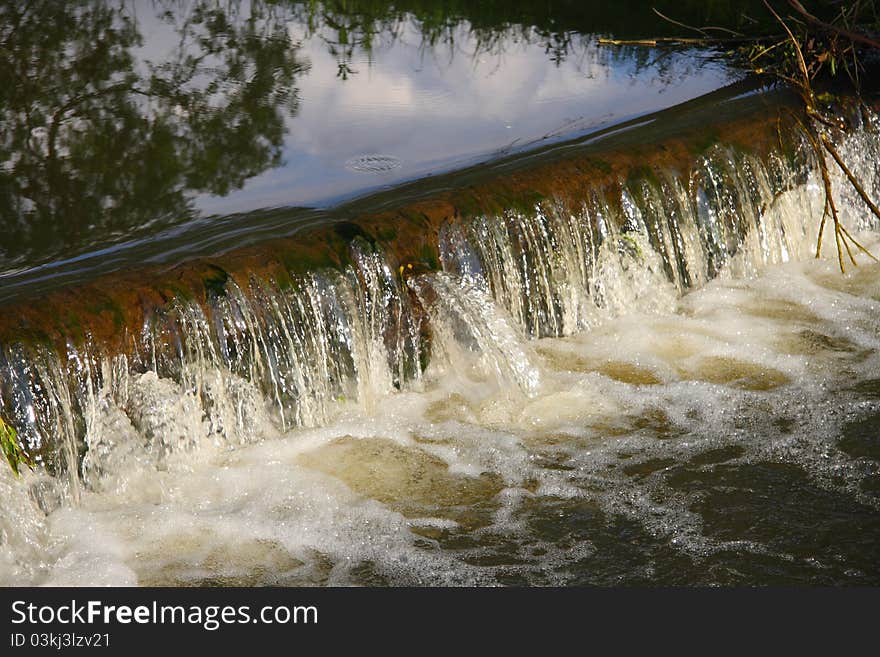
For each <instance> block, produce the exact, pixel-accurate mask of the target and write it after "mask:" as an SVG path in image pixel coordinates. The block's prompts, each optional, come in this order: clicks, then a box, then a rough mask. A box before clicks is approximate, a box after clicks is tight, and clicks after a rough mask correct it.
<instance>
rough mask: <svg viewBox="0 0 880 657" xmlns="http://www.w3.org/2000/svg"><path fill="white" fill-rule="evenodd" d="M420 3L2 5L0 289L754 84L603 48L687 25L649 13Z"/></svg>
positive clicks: (176, 254) (176, 252)
mask: <svg viewBox="0 0 880 657" xmlns="http://www.w3.org/2000/svg"><path fill="white" fill-rule="evenodd" d="M411 4H412V6H411V7H408V5H407V3H404V5H396V6H397V7H398V8H396V9H395V8H392V7H391V6H390V5H388V6H385V5H383V4H382V3H378V4H376V3H368V2H364V3H359V2H354V3H347V4H346V5H345V6H344V7H338V6H337V5H336V4H335V3H297V2H290V3H286V2H282V3H264V2H259V1H258V2H254V3H250V2H240V3H239V2H234V3H228V4H224V3H215V2H212V1H210V0H199V1H193V2H184V1H179V2H178V1H172V2H159V1H143V2H122V3H109V2H100V1H93V0H80V1H77V2H70V3H64V4H63V5H59V4H58V3H55V2H36V3H31V4H30V5H29V6H28V8H27V9H26V10H25V9H23V8H22V7H21V6H20V3H17V2H4V3H0V30H3V33H0V38H2V41H3V44H4V46H3V50H2V51H0V57H2V59H0V76H2V77H0V87H2V89H3V91H2V92H0V94H2V95H0V110H2V116H0V122H2V126H3V138H2V142H0V189H2V193H0V235H2V237H0V281H2V280H4V279H6V280H7V281H8V282H9V284H10V285H12V284H14V283H15V282H16V278H17V275H18V274H20V273H22V272H24V273H25V274H28V273H29V272H28V270H29V269H32V268H34V267H38V266H42V268H41V269H40V270H39V271H38V274H37V275H39V276H52V275H53V274H54V273H55V271H56V270H57V269H59V268H64V267H67V268H68V269H69V268H74V269H76V268H86V269H87V268H88V267H90V266H91V265H94V264H96V263H101V262H102V261H106V260H107V258H108V257H111V258H113V259H114V260H115V261H118V265H116V266H118V267H125V266H130V265H133V264H139V263H141V262H142V261H143V258H144V254H143V253H142V250H143V248H144V243H147V244H148V245H149V244H150V243H151V242H153V241H155V240H156V238H157V236H161V238H162V239H161V240H160V245H159V246H155V248H153V249H152V250H151V251H150V253H149V257H150V258H153V259H157V260H162V261H170V262H175V261H179V260H182V259H186V258H187V257H189V256H190V255H191V253H192V252H193V251H195V250H197V247H198V245H199V244H200V243H201V242H202V241H203V240H204V236H203V233H204V232H205V230H206V229H207V230H211V226H212V224H217V223H218V222H217V221H216V216H218V215H229V214H232V213H243V214H242V215H241V216H238V217H235V218H234V219H233V220H232V221H231V222H230V221H227V222H225V223H224V224H223V229H222V232H224V233H226V234H227V235H228V234H229V233H233V234H234V235H235V237H232V238H229V239H228V240H227V241H225V242H222V240H221V242H222V246H223V247H228V246H230V245H232V246H237V245H238V244H239V243H240V240H241V239H242V238H244V239H247V234H248V232H249V230H250V227H251V225H252V224H259V223H260V221H261V215H260V214H255V213H253V211H255V210H260V209H265V208H275V207H300V208H302V207H315V206H320V207H327V206H329V205H333V204H334V203H336V202H338V201H339V200H340V199H342V198H345V197H352V196H357V195H359V194H363V193H365V192H367V191H369V190H375V189H378V188H382V187H387V186H389V185H393V184H395V183H399V182H401V181H405V180H412V179H416V178H420V177H424V176H428V175H431V174H437V173H439V172H442V171H449V170H451V169H454V168H458V167H461V166H464V165H467V164H474V163H476V162H480V161H484V160H490V159H493V158H498V157H500V156H503V155H508V154H511V153H515V152H519V151H524V150H528V149H530V148H534V147H535V146H539V145H544V144H547V143H552V142H554V141H560V140H563V139H567V138H571V137H576V136H578V135H584V134H587V133H590V132H593V131H596V130H599V129H601V128H603V127H607V126H610V125H613V124H615V123H619V122H621V121H624V120H626V119H630V118H633V117H636V116H640V115H643V114H646V113H648V112H652V111H656V110H659V109H663V108H666V107H670V106H673V105H676V104H678V103H681V102H683V101H685V100H689V99H692V98H695V97H697V96H700V95H702V94H705V93H707V92H709V91H712V90H714V89H717V88H719V87H721V86H724V85H725V84H727V83H729V82H731V81H733V80H734V79H735V78H736V77H737V75H738V74H737V73H735V72H733V71H731V70H729V68H728V67H726V66H724V65H723V64H721V63H720V62H719V61H718V60H717V58H715V57H714V56H713V55H714V53H711V52H707V51H697V50H693V49H691V50H680V49H679V50H676V49H665V50H660V49H655V48H646V47H632V46H622V47H614V46H600V45H599V44H598V42H597V39H598V38H599V36H601V35H606V36H628V35H633V34H635V36H642V35H643V32H638V33H634V32H633V30H647V31H650V30H657V31H660V32H663V31H665V30H668V28H669V24H667V23H665V22H664V21H662V20H660V19H659V18H657V17H656V16H654V15H653V14H652V13H651V12H650V8H648V7H644V8H640V9H636V8H629V11H630V12H633V13H634V14H636V15H639V14H644V17H643V19H642V20H641V21H639V20H636V21H635V22H632V17H631V16H628V15H627V13H626V12H625V11H623V10H620V9H614V10H608V9H605V10H602V11H597V10H596V9H595V8H593V9H590V8H580V9H578V8H577V5H578V4H580V3H562V4H561V5H560V6H559V7H558V8H556V10H555V11H554V10H542V11H540V12H539V13H538V14H537V15H534V13H533V11H532V10H530V9H529V5H530V3H511V4H510V5H507V4H506V3H500V5H499V6H498V7H495V6H494V5H493V6H492V7H491V8H482V9H480V8H474V7H470V6H469V5H470V3H462V6H460V7H459V6H457V5H456V3H451V4H447V3H443V2H415V3H411ZM691 4H692V5H693V7H694V8H695V9H693V8H692V12H693V16H692V18H697V17H699V19H702V18H703V17H704V16H705V17H707V18H709V19H718V20H722V19H723V20H727V21H728V22H733V23H735V22H736V21H737V20H741V19H740V18H739V17H738V14H737V12H735V11H732V10H730V9H729V8H728V9H726V10H725V11H719V10H715V11H714V13H713V11H711V10H706V9H700V7H699V5H700V4H701V3H691ZM447 12H448V13H447ZM438 15H439V16H443V17H442V18H439V19H438ZM530 21H535V22H534V23H533V22H530ZM211 217H214V218H213V219H212V218H211ZM295 218H296V214H295V213H293V214H291V216H290V217H288V218H287V222H288V224H289V223H291V222H293V219H295ZM278 229H279V228H278V227H277V226H276V227H275V230H278ZM214 248H216V247H214Z"/></svg>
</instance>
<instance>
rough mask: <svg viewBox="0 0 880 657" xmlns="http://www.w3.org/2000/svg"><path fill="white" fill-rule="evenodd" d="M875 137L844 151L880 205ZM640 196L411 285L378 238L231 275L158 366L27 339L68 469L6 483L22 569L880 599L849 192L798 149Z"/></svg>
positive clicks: (43, 425)
mask: <svg viewBox="0 0 880 657" xmlns="http://www.w3.org/2000/svg"><path fill="white" fill-rule="evenodd" d="M875 131H876V126H875V125H871V123H870V120H869V122H868V124H866V126H864V129H862V130H861V131H859V132H857V133H856V134H855V135H854V136H852V137H850V138H849V141H848V142H847V143H845V144H841V150H842V152H843V153H844V154H845V156H846V157H847V158H848V160H849V161H850V162H851V163H853V166H854V168H856V169H857V171H858V172H859V174H860V175H861V176H863V178H864V180H865V182H866V185H867V186H868V187H871V188H873V190H874V192H875V195H877V193H878V192H880V174H878V172H877V171H876V169H875V165H876V162H877V161H878V160H877V156H878V150H880V149H878V140H877V136H876V132H875ZM837 188H838V190H839V191H840V193H841V198H840V200H839V202H838V205H839V207H841V208H842V213H843V215H844V216H845V217H846V220H847V223H848V224H849V225H850V226H851V227H852V229H853V230H857V231H859V234H860V235H861V238H862V239H863V240H864V242H865V243H866V245H867V246H868V247H869V248H870V249H871V250H872V251H873V252H875V253H876V252H878V250H880V249H878V246H880V245H878V240H877V238H876V233H875V232H872V231H876V228H877V226H876V224H875V223H874V222H873V221H872V219H871V217H870V215H869V213H868V212H867V210H866V209H865V208H863V207H862V206H861V201H860V200H859V199H858V198H857V197H855V196H854V195H852V194H850V193H849V192H848V191H847V190H846V187H845V184H844V183H843V181H842V180H841V181H839V183H838V185H837ZM617 200H618V201H619V202H618V203H610V202H608V199H607V198H603V197H601V196H600V195H597V197H596V198H594V199H591V200H590V201H589V202H587V203H585V204H582V205H580V206H579V207H573V206H572V205H571V203H566V204H563V203H562V202H558V203H544V204H541V205H540V206H538V207H536V208H535V211H534V212H533V213H521V212H510V213H509V214H507V215H505V216H502V217H484V218H480V219H478V220H475V221H474V222H472V223H469V224H466V225H457V226H450V227H449V228H448V230H447V231H446V232H445V233H444V234H443V236H442V244H441V253H442V255H443V270H444V271H442V272H435V273H429V274H423V275H419V276H413V277H410V278H408V279H406V280H405V281H404V280H403V279H402V278H401V277H400V276H399V275H398V273H397V272H396V271H395V270H394V267H392V266H390V265H389V264H388V263H387V261H386V260H385V259H384V258H383V256H382V255H381V254H380V253H376V252H374V251H371V250H370V249H368V248H366V246H365V245H357V244H356V245H355V246H354V247H353V260H354V265H353V266H352V267H351V268H350V270H349V271H347V272H345V273H342V274H332V275H331V274H325V273H316V274H314V275H312V276H310V277H308V278H306V279H304V280H302V281H300V284H299V285H298V286H297V287H296V288H295V289H294V290H280V289H278V288H277V287H276V286H274V285H273V284H272V283H271V282H263V281H252V284H251V286H250V287H249V289H247V290H243V289H240V288H239V287H237V286H236V285H234V284H232V283H230V285H229V286H228V288H227V290H226V293H225V295H223V296H222V297H219V298H217V299H213V300H212V304H213V305H212V306H211V307H210V308H208V309H207V310H205V309H204V308H203V307H201V306H199V305H198V304H195V303H186V302H181V303H180V304H179V306H178V309H177V313H176V314H175V315H174V317H169V318H163V319H162V320H161V322H158V323H153V324H151V325H149V326H148V325H145V328H144V333H143V335H142V336H140V337H139V338H138V340H137V341H136V344H135V345H134V347H133V349H132V352H131V353H130V354H127V355H116V356H112V357H110V356H104V355H102V354H101V353H100V351H99V350H97V349H95V348H93V347H90V346H89V345H73V344H71V345H69V349H68V353H67V354H65V355H63V356H61V355H57V354H53V353H49V352H48V351H45V350H43V351H40V350H37V349H35V348H29V347H25V346H16V345H12V346H7V347H6V348H5V356H4V358H5V366H4V378H5V380H6V381H7V382H9V381H11V382H13V383H12V384H10V385H9V386H8V388H9V389H11V390H12V391H13V392H12V402H11V403H12V405H13V406H14V408H15V415H14V419H15V420H16V423H17V425H18V426H20V427H23V429H22V435H23V436H24V437H25V438H26V439H27V440H29V441H31V444H46V442H47V441H50V440H54V441H57V444H59V445H60V448H59V449H60V452H61V453H62V455H63V454H64V450H67V453H68V456H67V457H66V460H64V458H62V461H63V462H64V463H65V464H66V466H65V467H59V468H57V471H56V472H55V474H54V475H49V474H47V473H45V472H42V471H40V472H36V473H30V472H28V473H26V474H25V475H24V476H23V478H22V479H21V480H16V479H15V478H14V477H13V476H12V474H11V472H10V471H9V469H8V468H0V499H2V500H3V505H2V508H0V564H2V565H0V583H2V584H5V585H11V584H65V585H98V584H204V583H209V584H233V585H237V584H253V585H257V584H284V585H286V584H389V583H390V584H499V583H500V584H505V583H528V584H571V583H609V584H613V583H620V582H624V583H626V582H671V583H682V582H683V583H687V582H695V583H741V582H750V581H756V580H760V581H786V582H790V581H834V582H846V581H852V582H854V583H859V582H870V581H874V582H876V581H877V577H878V571H877V559H876V557H877V556H878V554H880V551H878V538H880V497H878V495H877V492H878V486H877V485H876V482H877V480H878V478H880V459H878V458H877V452H878V448H877V444H876V436H877V432H878V428H880V421H878V418H880V383H878V380H880V374H878V372H880V265H877V264H875V263H873V262H871V261H869V260H868V259H867V258H865V257H861V258H860V266H859V267H857V268H856V267H850V269H849V270H848V272H847V273H846V274H845V275H844V274H841V273H840V272H839V271H838V270H837V262H836V255H835V254H834V253H833V240H831V239H827V238H826V244H828V245H829V246H826V253H825V257H824V259H822V260H814V259H812V258H811V257H810V255H811V252H812V250H813V249H814V245H815V238H816V234H815V231H816V228H817V226H818V219H819V217H820V216H821V211H822V207H823V197H822V189H821V185H820V184H819V183H818V181H817V176H816V175H815V172H811V171H809V170H808V169H804V170H794V169H793V168H792V169H787V168H786V167H785V165H783V164H782V163H781V162H775V163H773V162H771V163H769V164H768V163H761V162H758V161H757V160H754V159H751V158H748V157H746V156H742V155H734V154H732V153H730V152H728V151H725V150H723V149H718V150H716V151H715V152H714V153H713V154H712V155H710V156H709V157H707V158H706V161H705V162H704V163H703V165H702V166H701V167H700V168H698V170H697V171H696V172H695V173H694V174H693V175H692V176H690V177H689V178H688V179H685V180H681V179H680V178H677V177H675V176H673V175H672V174H670V175H668V176H666V177H665V178H662V179H661V180H659V181H655V183H654V184H652V185H648V184H647V183H646V184H645V185H643V186H635V187H632V188H627V189H626V190H625V191H623V192H622V197H621V198H618V199H617ZM615 213H618V214H617V215H615ZM621 213H622V216H621ZM416 307H418V308H421V309H423V311H424V313H425V315H426V320H425V323H426V326H427V329H424V328H420V326H419V320H418V319H417V314H416V313H415V312H414V309H415V308H416ZM426 332H427V335H428V336H429V342H430V359H427V358H425V356H426V350H427V349H428V347H427V346H426V344H425V342H426V341H425V339H424V334H425V333H426ZM425 362H427V363H428V364H427V367H423V364H424V363H425ZM847 531H849V532H851V534H852V536H851V537H847V538H846V540H842V541H841V543H840V544H834V542H833V541H830V544H831V547H829V541H826V540H824V538H822V537H826V536H832V537H833V536H835V535H837V536H846V533H847ZM787 537H788V538H787ZM811 537H819V538H816V539H815V540H813V538H811ZM789 539H790V540H789ZM872 568H873V570H872Z"/></svg>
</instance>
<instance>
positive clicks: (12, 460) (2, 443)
mask: <svg viewBox="0 0 880 657" xmlns="http://www.w3.org/2000/svg"><path fill="white" fill-rule="evenodd" d="M0 449H2V450H3V455H4V456H5V457H6V461H7V462H8V463H9V467H10V468H12V472H14V473H15V476H16V477H19V476H21V473H20V468H21V465H22V463H23V464H24V465H26V466H27V467H29V468H30V469H31V470H33V469H34V461H33V459H32V458H31V457H30V456H28V455H27V453H26V452H25V451H24V450H23V449H22V448H21V445H19V444H18V433H17V432H16V431H15V429H14V428H13V427H11V426H9V425H8V424H7V423H6V421H5V420H4V419H3V418H2V417H0Z"/></svg>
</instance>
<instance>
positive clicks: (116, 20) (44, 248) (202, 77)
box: [0, 0, 306, 269]
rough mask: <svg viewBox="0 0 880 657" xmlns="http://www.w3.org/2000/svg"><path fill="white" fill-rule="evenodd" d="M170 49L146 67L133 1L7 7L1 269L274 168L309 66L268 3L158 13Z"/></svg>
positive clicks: (152, 226) (146, 227)
mask: <svg viewBox="0 0 880 657" xmlns="http://www.w3.org/2000/svg"><path fill="white" fill-rule="evenodd" d="M151 8H152V9H155V10H157V12H158V14H159V18H160V19H161V21H162V22H163V23H164V24H166V25H167V26H169V27H170V28H172V29H173V30H174V32H175V36H176V45H175V46H174V47H173V48H172V50H171V52H170V53H169V54H168V55H167V56H166V57H165V58H163V59H161V60H159V61H155V60H151V59H149V58H144V59H139V58H138V49H139V48H140V47H141V46H142V45H143V37H142V35H141V32H140V30H139V24H138V11H140V10H142V9H143V8H142V7H140V6H138V7H137V10H138V11H135V8H134V7H130V6H128V5H127V4H125V3H119V4H116V3H111V2H102V1H100V0H76V1H71V2H65V3H59V2H55V1H54V0H36V1H34V2H29V3H26V4H24V3H19V2H15V1H12V0H4V1H3V2H2V3H0V44H2V46H0V112H2V114H0V116H2V118H0V121H2V126H3V129H2V131H0V166H2V170H0V230H2V234H3V239H2V242H0V262H2V265H3V268H4V269H9V268H11V267H15V266H16V265H20V264H21V263H25V262H27V263H28V264H34V261H35V260H42V261H45V260H47V259H49V258H57V257H63V256H65V255H69V254H72V253H76V252H77V251H80V250H81V249H82V248H83V247H85V246H90V247H94V246H95V245H96V244H100V243H102V242H103V243H108V242H112V241H114V238H115V239H118V238H119V237H121V236H125V237H130V236H132V235H136V234H142V233H144V232H149V231H155V230H157V229H159V228H161V227H163V226H166V225H170V224H173V223H177V222H179V221H181V220H185V219H186V218H187V217H188V216H189V215H191V214H192V212H193V210H192V206H191V200H190V199H191V197H192V195H193V194H195V193H199V192H207V193H212V194H221V195H222V194H226V193H227V192H228V191H230V190H231V189H235V188H238V187H241V186H242V185H243V184H244V182H245V181H246V180H247V179H248V178H250V177H251V176H254V175H256V174H257V173H259V172H261V171H263V170H265V169H266V168H268V167H271V166H274V165H276V164H278V163H279V161H280V158H281V149H282V145H283V139H284V132H285V118H286V116H287V115H293V114H295V113H296V111H297V105H298V99H297V92H296V88H295V86H294V85H295V80H296V76H297V75H298V74H300V73H302V72H303V71H304V70H305V69H306V64H305V63H304V62H303V61H301V59H300V58H298V56H297V52H298V51H297V46H296V44H294V43H292V42H291V40H290V38H289V36H288V31H287V27H286V24H285V22H284V21H283V20H281V19H280V16H279V15H278V13H277V12H274V11H272V10H271V8H269V7H267V6H265V5H263V4H262V3H253V4H250V5H245V4H241V5H238V4H235V3H228V4H227V3H222V4H221V3H216V2H211V1H210V0H204V1H201V2H198V3H195V4H194V5H182V4H181V3H177V2H163V3H158V4H154V5H152V7H151Z"/></svg>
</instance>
